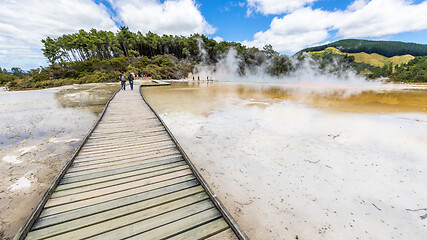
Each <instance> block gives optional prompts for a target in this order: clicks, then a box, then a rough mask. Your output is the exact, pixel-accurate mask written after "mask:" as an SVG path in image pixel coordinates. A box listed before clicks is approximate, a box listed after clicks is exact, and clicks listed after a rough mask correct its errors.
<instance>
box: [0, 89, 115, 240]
mask: <svg viewBox="0 0 427 240" xmlns="http://www.w3.org/2000/svg"><path fill="white" fill-rule="evenodd" d="M117 89H118V85H117V84H115V85H109V84H86V85H73V86H64V87H60V88H51V89H46V90H34V91H19V92H0V169H1V171H0V183H1V184H0V239H11V238H13V236H14V235H15V234H16V232H17V231H18V229H19V228H20V227H21V226H22V225H23V224H24V222H25V220H26V219H27V218H28V216H29V215H30V213H31V211H32V209H33V208H34V207H35V206H36V204H37V202H38V201H39V199H40V198H41V196H42V195H43V193H44V192H45V191H46V189H47V187H48V186H49V184H51V182H52V180H53V178H54V177H55V176H56V175H57V174H58V172H59V170H60V169H61V168H62V167H63V166H64V164H65V162H66V161H67V160H69V158H70V157H71V155H72V154H73V152H74V150H75V148H77V146H79V144H80V142H81V141H82V140H83V138H84V136H85V135H86V134H87V132H88V131H89V129H90V128H91V126H92V125H93V123H94V122H95V120H96V118H97V114H98V113H99V112H100V111H102V109H103V108H104V106H105V103H106V102H107V101H108V99H110V98H111V96H112V94H113V93H114V92H115V91H116V90H117Z"/></svg>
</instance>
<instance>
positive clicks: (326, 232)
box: [147, 92, 427, 239]
mask: <svg viewBox="0 0 427 240" xmlns="http://www.w3.org/2000/svg"><path fill="white" fill-rule="evenodd" d="M147 97H148V99H149V101H150V102H151V101H153V105H154V107H155V109H157V110H158V111H159V112H160V113H161V116H162V118H163V119H164V120H165V122H166V124H167V125H168V126H169V127H170V129H171V130H172V132H173V133H174V134H175V136H176V137H177V139H178V141H179V142H180V144H181V145H182V146H183V147H184V149H185V150H186V152H187V154H188V155H189V156H190V158H191V160H192V161H193V162H194V163H195V165H196V166H197V167H198V169H199V170H200V172H201V173H202V174H203V176H204V177H205V179H206V180H207V182H208V183H209V185H210V186H211V187H212V188H213V189H214V192H215V193H216V194H217V196H218V197H219V198H220V200H221V201H222V202H223V203H224V204H225V206H226V208H227V209H228V210H229V211H230V212H231V213H232V215H233V217H234V218H235V219H236V220H237V222H238V223H239V224H240V226H241V227H242V228H243V230H244V231H245V232H246V233H247V235H248V236H249V237H250V238H251V239H295V238H296V237H298V239H427V226H426V225H427V219H422V217H423V216H426V214H427V210H418V211H412V210H417V209H425V208H427V201H426V199H427V188H426V183H427V158H426V156H427V138H426V136H427V115H426V114H423V113H394V114H382V113H378V114H375V113H369V114H367V113H364V114H359V113H351V112H350V113H349V112H341V111H337V110H333V109H328V108H322V109H319V108H315V107H313V106H311V105H306V104H299V103H294V102H291V101H286V100H285V101H281V102H277V101H276V102H268V101H264V102H262V103H259V102H257V101H255V100H251V99H247V100H246V99H240V98H238V97H236V98H225V99H223V101H222V104H218V105H217V107H212V105H207V106H206V107H205V112H203V111H202V110H201V109H203V106H200V105H201V104H199V102H200V101H199V102H198V101H195V100H194V99H193V101H187V100H179V99H178V98H177V99H176V101H175V102H174V103H170V102H168V103H166V102H165V103H162V102H161V101H160V102H159V101H155V100H156V98H155V96H152V97H150V94H149V92H147ZM180 97H181V98H183V97H182V95H180ZM188 97H190V98H194V94H193V95H190V94H189V95H188ZM196 97H200V96H196ZM169 100H170V99H169ZM212 101H215V100H214V99H213V100H212ZM184 102H193V104H194V105H196V106H195V107H197V108H198V109H199V110H200V112H198V113H195V112H194V111H184V110H182V109H183V108H182V106H181V107H178V106H177V105H180V104H183V103H184ZM224 102H225V103H224ZM266 102H267V104H266ZM174 105H175V106H174ZM195 107H191V108H192V109H194V108H195ZM177 109H178V110H177Z"/></svg>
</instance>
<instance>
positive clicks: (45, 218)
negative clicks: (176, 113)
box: [26, 85, 237, 239]
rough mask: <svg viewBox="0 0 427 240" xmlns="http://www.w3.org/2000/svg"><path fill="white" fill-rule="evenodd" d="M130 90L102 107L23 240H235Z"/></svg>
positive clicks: (172, 145) (161, 129)
mask: <svg viewBox="0 0 427 240" xmlns="http://www.w3.org/2000/svg"><path fill="white" fill-rule="evenodd" d="M138 88H139V86H137V85H136V86H135V88H134V89H135V90H133V91H130V90H126V91H120V92H118V93H117V95H116V96H115V97H114V99H113V100H112V101H111V102H110V104H109V107H108V108H107V110H106V112H105V115H104V116H103V118H102V119H101V121H100V122H99V124H98V126H97V127H96V128H95V130H94V131H93V132H92V134H91V135H90V137H89V139H88V140H87V142H86V143H85V145H84V146H83V147H82V149H81V151H80V152H79V154H78V156H77V157H76V158H75V159H74V161H73V163H72V165H71V166H70V167H69V168H68V170H67V172H66V174H65V175H64V176H63V178H62V179H61V181H60V183H59V185H58V186H57V187H56V189H55V191H54V192H53V193H52V195H51V196H50V198H49V200H48V201H47V202H46V204H45V205H44V208H43V211H42V212H41V214H40V216H39V217H38V219H37V220H36V221H35V223H34V224H33V226H32V228H31V231H30V232H29V233H28V234H27V236H26V238H27V239H87V238H91V239H123V238H132V239H166V238H172V239H205V238H208V237H215V236H220V237H221V239H237V238H236V235H235V234H234V233H233V231H232V230H231V228H230V226H229V224H228V223H227V222H226V221H225V220H224V216H223V215H222V213H221V211H219V210H218V209H217V207H216V205H215V204H214V203H213V202H212V201H211V199H210V197H209V196H208V194H207V193H206V192H205V189H204V188H203V187H202V186H201V185H200V182H199V180H198V179H197V178H196V176H195V175H194V173H193V172H192V170H191V167H190V166H189V165H188V164H187V162H186V161H185V160H184V158H183V156H182V155H181V152H180V151H179V150H178V149H177V146H176V145H175V143H174V142H173V141H172V139H171V137H170V136H169V135H168V133H167V132H166V130H165V128H164V126H163V125H162V123H161V122H160V121H159V120H158V119H157V117H156V116H155V114H154V113H153V112H152V111H151V109H150V108H149V107H148V105H147V104H146V103H145V102H144V101H143V100H142V98H141V96H140V94H139V91H138Z"/></svg>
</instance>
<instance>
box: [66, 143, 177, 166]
mask: <svg viewBox="0 0 427 240" xmlns="http://www.w3.org/2000/svg"><path fill="white" fill-rule="evenodd" d="M175 149H176V148H175ZM171 150H173V147H172V146H171V145H170V144H168V143H162V144H158V145H155V147H154V148H153V149H151V150H145V151H142V152H140V153H135V154H132V155H118V156H117V155H113V156H110V155H108V156H106V157H105V158H97V159H92V160H88V159H86V160H85V161H83V160H82V161H79V162H75V163H73V167H82V166H90V165H95V164H100V163H107V162H115V161H121V160H126V159H131V158H144V157H147V156H151V155H153V153H154V154H159V152H169V151H171Z"/></svg>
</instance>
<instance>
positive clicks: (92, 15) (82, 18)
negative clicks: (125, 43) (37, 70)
mask: <svg viewBox="0 0 427 240" xmlns="http://www.w3.org/2000/svg"><path fill="white" fill-rule="evenodd" d="M0 6H1V8H0V67H2V68H5V67H6V68H10V67H13V66H17V65H19V66H20V67H23V68H31V67H38V66H40V65H45V64H46V62H45V59H44V57H43V55H42V53H41V51H40V49H41V48H42V43H41V42H40V41H41V40H42V39H44V38H46V37H47V36H50V37H58V36H60V35H62V34H67V33H74V32H77V31H78V30H79V29H85V30H90V29H92V28H96V29H103V30H113V31H115V30H117V27H116V26H115V23H114V22H113V21H112V20H111V19H110V16H109V14H108V12H107V9H106V8H105V6H103V5H98V4H96V3H94V2H93V1H88V0H67V1H65V0H63V1H56V0H19V1H13V0H0ZM21 65H22V66H21Z"/></svg>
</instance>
